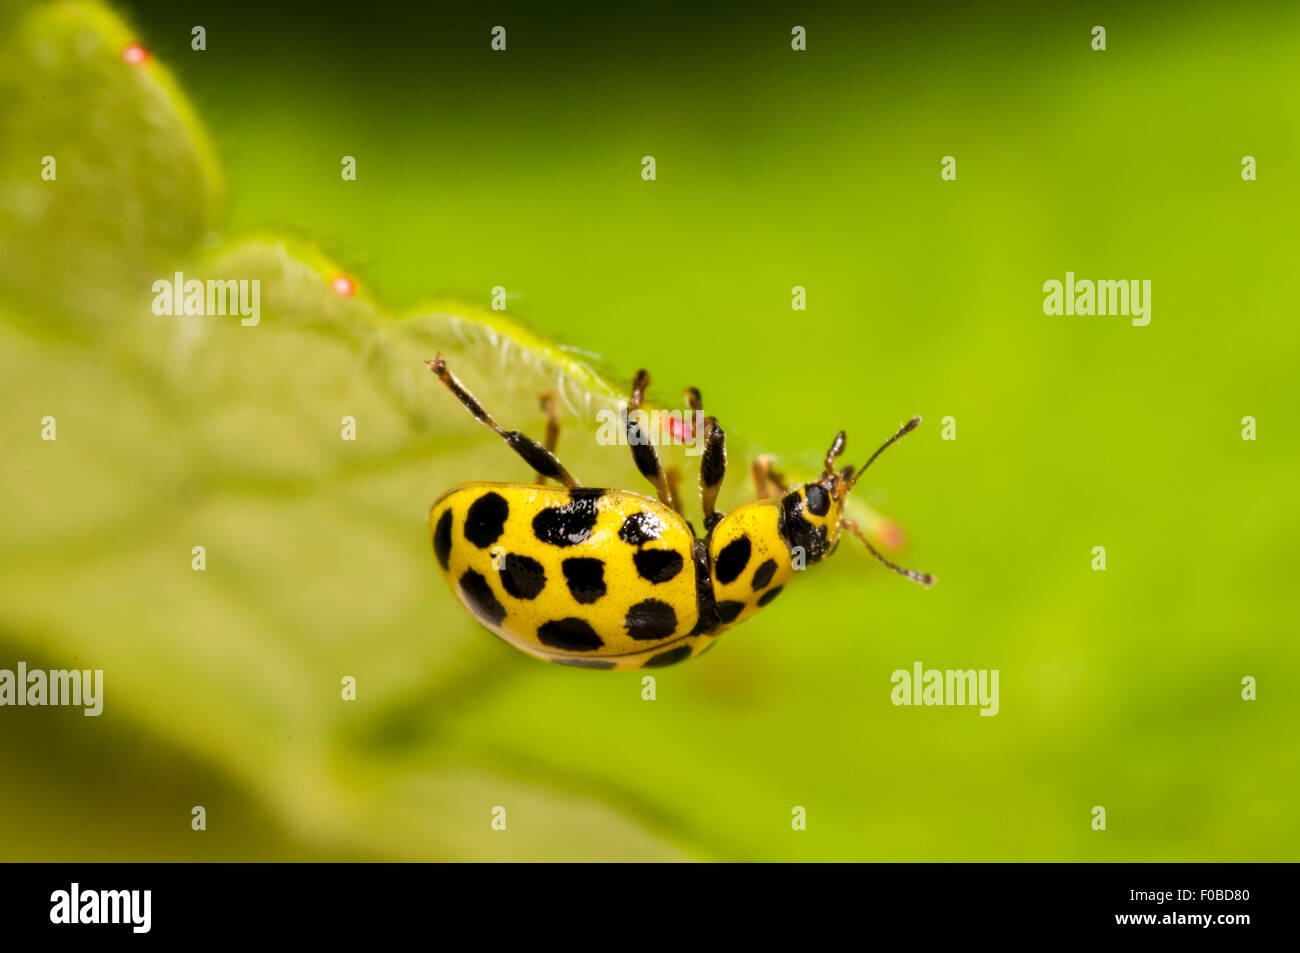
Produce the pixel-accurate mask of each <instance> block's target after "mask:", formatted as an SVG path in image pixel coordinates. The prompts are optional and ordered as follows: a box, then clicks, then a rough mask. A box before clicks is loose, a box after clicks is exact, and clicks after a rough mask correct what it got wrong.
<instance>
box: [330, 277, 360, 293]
mask: <svg viewBox="0 0 1300 953" xmlns="http://www.w3.org/2000/svg"><path fill="white" fill-rule="evenodd" d="M330 288H332V289H333V290H334V293H335V294H336V295H338V296H340V297H342V298H351V297H352V296H353V295H354V294H356V293H357V286H356V284H355V283H354V282H353V281H352V279H351V278H349V277H348V276H347V275H336V276H335V278H334V280H333V281H331V282H330Z"/></svg>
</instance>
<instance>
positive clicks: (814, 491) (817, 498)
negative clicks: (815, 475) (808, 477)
mask: <svg viewBox="0 0 1300 953" xmlns="http://www.w3.org/2000/svg"><path fill="white" fill-rule="evenodd" d="M803 491H804V495H805V497H806V498H807V500H808V512H809V513H811V514H813V515H814V516H825V515H826V514H827V513H829V512H830V511H831V495H830V494H829V493H827V492H826V490H825V488H823V487H822V486H821V485H820V484H817V483H809V484H808V485H807V486H805V487H804V488H803Z"/></svg>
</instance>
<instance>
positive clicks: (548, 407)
mask: <svg viewBox="0 0 1300 953" xmlns="http://www.w3.org/2000/svg"><path fill="white" fill-rule="evenodd" d="M537 403H538V406H540V407H541V408H542V412H543V413H544V414H546V439H545V444H544V445H545V447H546V452H547V453H549V454H550V455H551V456H555V448H556V447H558V446H559V445H560V402H559V401H558V400H556V399H555V391H552V390H544V391H542V392H541V393H540V394H538V395H537ZM534 478H535V479H536V480H537V482H538V483H539V484H545V483H546V476H545V474H543V473H542V472H541V471H540V470H536V471H534Z"/></svg>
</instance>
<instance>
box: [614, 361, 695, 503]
mask: <svg viewBox="0 0 1300 953" xmlns="http://www.w3.org/2000/svg"><path fill="white" fill-rule="evenodd" d="M649 386H650V374H649V372H647V371H645V370H639V371H637V372H636V377H634V378H632V394H631V396H630V397H628V400H627V411H626V413H624V415H623V425H624V427H625V428H626V430H627V443H628V446H629V447H631V448H632V462H633V463H635V464H636V468H637V469H638V470H639V471H641V475H642V476H643V477H645V478H646V479H647V480H649V481H650V483H651V485H652V486H654V488H655V493H657V494H658V496H659V502H660V503H663V504H664V505H665V506H671V507H672V508H673V509H674V510H676V511H677V512H679V513H680V512H681V507H680V506H679V505H678V504H677V503H676V502H675V501H674V499H673V493H672V488H671V487H670V486H669V484H668V480H667V478H666V477H665V476H664V469H663V467H662V466H661V465H660V463H659V452H658V451H657V450H655V448H654V444H653V443H651V442H650V440H651V437H650V435H649V434H647V433H646V432H645V430H644V428H642V426H641V424H640V422H639V420H637V419H633V416H632V412H633V411H638V410H640V409H641V404H642V402H643V401H644V400H645V389H646V388H647V387H649ZM641 416H642V415H641V414H637V417H638V418H640V417H641Z"/></svg>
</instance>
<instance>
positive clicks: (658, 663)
mask: <svg viewBox="0 0 1300 953" xmlns="http://www.w3.org/2000/svg"><path fill="white" fill-rule="evenodd" d="M690 657H691V647H690V646H689V645H679V646H677V648H675V649H669V650H668V651H667V652H660V653H659V654H658V655H654V656H651V657H650V659H649V660H648V661H647V662H646V663H645V664H644V665H642V666H641V667H642V668H663V667H664V666H665V665H676V664H677V663H678V662H680V661H682V660H683V659H688V658H690Z"/></svg>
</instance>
